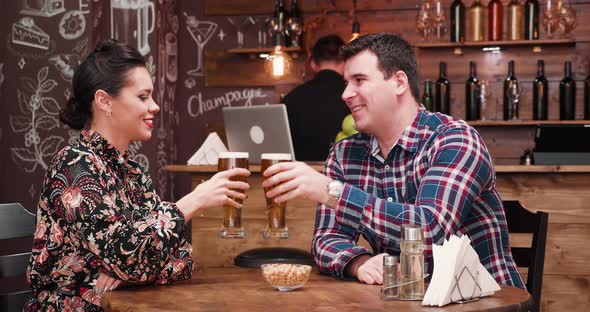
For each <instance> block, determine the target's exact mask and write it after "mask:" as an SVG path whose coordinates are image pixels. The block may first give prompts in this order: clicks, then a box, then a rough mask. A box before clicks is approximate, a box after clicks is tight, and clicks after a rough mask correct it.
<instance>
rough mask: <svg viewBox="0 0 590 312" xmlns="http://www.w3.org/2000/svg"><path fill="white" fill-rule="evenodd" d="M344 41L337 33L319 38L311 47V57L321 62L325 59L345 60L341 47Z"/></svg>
mask: <svg viewBox="0 0 590 312" xmlns="http://www.w3.org/2000/svg"><path fill="white" fill-rule="evenodd" d="M343 45H344V41H342V39H340V37H338V36H337V35H328V36H325V37H322V38H320V39H318V41H317V42H316V43H315V45H314V46H313V48H312V49H311V59H312V60H313V61H314V62H315V63H316V64H319V63H320V62H323V61H337V62H342V61H344V57H343V56H342V51H341V48H342V46H343Z"/></svg>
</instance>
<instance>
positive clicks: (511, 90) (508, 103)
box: [504, 60, 520, 120]
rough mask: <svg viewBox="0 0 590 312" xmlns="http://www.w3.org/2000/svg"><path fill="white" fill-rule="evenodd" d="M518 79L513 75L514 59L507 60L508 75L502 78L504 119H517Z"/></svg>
mask: <svg viewBox="0 0 590 312" xmlns="http://www.w3.org/2000/svg"><path fill="white" fill-rule="evenodd" d="M519 96H520V94H519V88H518V79H516V76H514V61H512V60H510V62H508V76H506V79H505V80H504V120H512V119H518V105H517V103H518V97H519Z"/></svg>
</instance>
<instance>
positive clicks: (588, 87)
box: [584, 74, 590, 120]
mask: <svg viewBox="0 0 590 312" xmlns="http://www.w3.org/2000/svg"><path fill="white" fill-rule="evenodd" d="M584 119H585V120H590V74H588V77H586V81H584Z"/></svg>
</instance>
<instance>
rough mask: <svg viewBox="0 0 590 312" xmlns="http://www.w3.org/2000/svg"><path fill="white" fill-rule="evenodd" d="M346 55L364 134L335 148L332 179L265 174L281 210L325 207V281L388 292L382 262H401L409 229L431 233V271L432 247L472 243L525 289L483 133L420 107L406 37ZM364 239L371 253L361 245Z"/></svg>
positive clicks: (307, 172)
mask: <svg viewBox="0 0 590 312" xmlns="http://www.w3.org/2000/svg"><path fill="white" fill-rule="evenodd" d="M343 52H344V57H345V59H346V62H345V66H344V78H345V80H346V82H347V86H346V89H345V90H344V93H343V94H342V98H343V99H344V101H345V102H346V104H347V105H348V108H349V109H350V110H351V111H352V116H353V118H354V121H355V128H356V129H357V130H358V131H359V133H358V134H355V135H353V136H351V137H349V138H347V139H344V140H342V141H340V142H338V143H336V145H334V147H333V148H332V149H331V150H330V155H329V157H328V160H327V161H326V164H325V168H324V174H321V173H319V172H317V171H316V170H314V169H312V168H311V167H309V166H307V165H306V164H304V163H301V162H285V163H279V164H276V165H273V166H271V167H270V168H268V169H267V170H266V171H265V172H264V173H263V174H264V176H265V177H266V179H265V181H264V182H263V184H262V185H263V187H265V188H267V187H272V186H276V187H275V188H274V189H272V190H270V191H268V192H267V196H268V197H269V198H274V200H275V202H278V203H280V202H285V201H289V200H292V199H294V198H297V197H301V198H306V199H309V200H313V201H316V202H319V205H318V209H317V215H316V224H315V231H314V238H313V242H312V253H313V256H314V259H315V262H316V264H317V266H318V268H319V269H320V271H322V272H324V273H328V274H331V275H334V276H337V277H340V278H351V277H352V278H358V279H359V280H360V281H362V282H364V283H367V284H381V283H382V275H383V269H382V268H383V253H388V254H392V255H399V253H400V227H401V225H402V224H408V223H410V224H416V225H420V226H422V228H423V230H424V237H425V243H426V244H425V245H426V250H425V265H426V267H427V269H428V270H429V271H432V245H433V244H439V245H440V244H442V243H443V240H444V239H448V238H449V237H450V235H451V234H455V235H461V234H466V235H468V236H469V238H470V239H471V244H472V246H473V247H474V249H475V251H476V252H477V253H478V255H479V259H480V261H481V263H482V264H483V265H484V267H485V268H486V269H487V270H488V271H489V272H490V274H491V275H492V276H493V277H494V278H495V279H496V281H497V282H498V283H500V284H504V285H510V286H515V287H520V288H524V283H523V280H522V277H521V275H520V273H519V272H518V269H517V268H516V265H515V263H514V260H513V258H512V254H511V251H510V246H509V244H508V228H507V224H506V216H505V214H504V208H503V207H502V200H501V199H500V195H499V194H498V190H497V189H496V180H495V177H496V175H495V171H494V165H493V163H492V159H491V157H490V154H489V152H488V149H487V147H486V145H485V143H484V142H483V140H482V138H481V137H480V135H479V134H478V133H477V131H476V130H475V129H473V128H472V127H471V126H469V125H468V124H467V123H466V122H464V121H463V120H458V119H454V118H453V117H450V116H447V115H444V114H440V113H431V112H429V111H427V110H426V109H425V108H424V106H423V105H420V102H419V100H418V98H419V97H418V91H419V88H418V85H419V78H418V66H417V63H416V58H415V56H414V52H413V51H412V48H411V47H410V45H409V44H408V43H407V42H406V41H404V40H403V39H402V38H400V37H399V36H396V35H393V34H387V33H380V34H372V35H365V36H361V37H359V38H357V39H356V40H354V41H352V42H350V43H348V45H347V46H345V47H344V49H343ZM360 235H362V236H363V237H364V238H365V239H366V240H367V241H368V242H369V243H370V244H371V247H372V249H373V252H370V251H369V250H367V249H366V248H365V247H362V246H358V245H357V242H358V239H359V236H360Z"/></svg>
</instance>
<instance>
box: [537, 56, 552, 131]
mask: <svg viewBox="0 0 590 312" xmlns="http://www.w3.org/2000/svg"><path fill="white" fill-rule="evenodd" d="M548 107H549V83H548V82H547V78H545V62H543V60H538V61H537V77H535V80H534V81H533V120H547V119H548Z"/></svg>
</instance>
